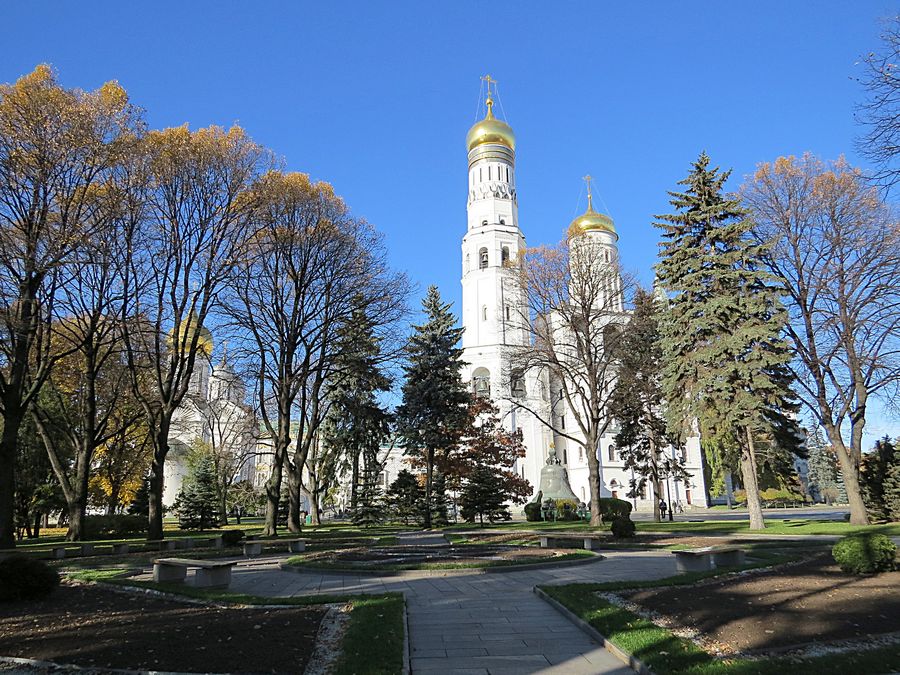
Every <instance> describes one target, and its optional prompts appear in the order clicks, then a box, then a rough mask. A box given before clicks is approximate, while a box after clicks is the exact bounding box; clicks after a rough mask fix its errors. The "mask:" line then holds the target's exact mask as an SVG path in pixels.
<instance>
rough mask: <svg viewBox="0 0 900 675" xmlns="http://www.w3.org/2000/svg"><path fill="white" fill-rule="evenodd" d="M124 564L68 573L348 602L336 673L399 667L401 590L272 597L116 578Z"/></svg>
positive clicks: (219, 595)
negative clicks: (369, 593)
mask: <svg viewBox="0 0 900 675" xmlns="http://www.w3.org/2000/svg"><path fill="white" fill-rule="evenodd" d="M121 573H122V570H121V569H118V570H112V569H111V570H81V571H78V572H70V573H68V576H69V577H70V578H73V579H78V580H82V581H93V582H102V583H105V584H113V585H117V586H126V587H127V586H131V587H138V588H151V589H154V590H158V591H164V592H166V593H172V594H174V595H181V596H184V597H189V598H197V599H201V600H209V601H212V602H227V603H232V604H236V605H285V606H308V605H322V604H331V603H350V605H351V610H350V622H349V624H348V626H347V632H346V633H345V634H344V638H343V640H342V641H341V655H340V657H339V658H338V661H337V664H336V666H335V668H334V670H333V671H332V672H333V673H335V674H336V675H354V674H356V675H359V674H360V673H368V674H371V675H382V674H383V675H387V674H389V673H399V672H400V671H401V670H402V667H403V635H404V632H405V630H406V629H405V626H404V625H403V603H404V600H403V594H402V593H386V594H383V595H310V596H297V597H292V598H271V597H263V596H258V595H247V594H246V593H232V592H230V591H221V590H210V589H204V588H194V587H192V586H186V585H184V584H176V583H155V582H152V581H138V580H134V579H128V578H120V576H119V575H121Z"/></svg>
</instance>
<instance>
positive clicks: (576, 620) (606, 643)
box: [532, 586, 654, 675]
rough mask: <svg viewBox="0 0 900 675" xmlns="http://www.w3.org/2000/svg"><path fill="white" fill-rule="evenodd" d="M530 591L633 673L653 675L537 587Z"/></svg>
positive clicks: (644, 666) (638, 661) (630, 655)
mask: <svg viewBox="0 0 900 675" xmlns="http://www.w3.org/2000/svg"><path fill="white" fill-rule="evenodd" d="M532 590H534V593H535V595H537V596H538V597H539V598H540V599H541V600H543V601H544V602H546V603H547V604H549V605H550V606H551V607H553V608H554V609H555V610H556V611H558V612H559V613H560V614H562V615H563V616H564V617H566V618H567V619H568V620H569V621H571V622H572V623H574V624H575V625H576V626H578V627H579V628H580V629H581V630H582V631H584V632H585V633H587V635H588V636H589V637H591V638H593V639H594V640H596V641H597V642H599V643H600V644H601V645H602V646H603V647H604V648H605V649H606V651H608V652H609V653H610V654H612V655H613V656H615V657H616V658H617V659H619V660H620V661H622V663H624V664H625V665H626V666H628V667H629V668H631V669H632V670H633V671H635V672H636V673H639V675H654V673H653V671H652V670H650V669H649V668H648V667H647V666H646V665H645V664H644V662H643V661H641V660H640V659H638V658H637V657H636V656H635V655H634V654H631V653H630V652H627V651H625V650H624V649H622V648H621V647H618V646H616V645H614V644H613V643H612V642H610V641H609V640H608V639H607V638H606V636H604V635H603V634H602V633H601V632H600V631H598V630H597V629H596V628H594V627H593V626H592V625H591V624H589V623H588V622H587V621H585V620H584V619H582V618H581V617H579V616H577V615H576V614H574V613H573V612H572V611H571V610H570V609H569V608H568V607H566V606H565V605H563V604H561V603H560V602H558V601H557V600H554V599H553V598H551V597H550V596H549V595H547V594H546V593H545V592H544V591H543V590H541V589H540V588H539V587H537V586H534V588H533V589H532Z"/></svg>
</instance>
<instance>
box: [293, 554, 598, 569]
mask: <svg viewBox="0 0 900 675" xmlns="http://www.w3.org/2000/svg"><path fill="white" fill-rule="evenodd" d="M593 557H595V556H594V554H593V553H591V552H590V551H572V552H570V553H564V554H562V555H558V556H554V557H552V558H544V559H541V560H527V559H523V560H485V561H484V562H422V563H407V564H404V563H398V564H384V565H365V564H352V563H340V562H331V561H328V560H310V559H309V558H307V557H306V556H299V555H298V556H294V557H292V558H288V559H287V560H286V561H285V564H286V565H292V566H294V567H304V568H306V569H312V570H319V569H320V570H338V571H342V572H359V571H385V572H401V571H407V570H465V569H483V568H487V567H515V566H517V565H535V564H538V563H547V562H553V563H556V562H564V561H571V560H584V559H586V558H593Z"/></svg>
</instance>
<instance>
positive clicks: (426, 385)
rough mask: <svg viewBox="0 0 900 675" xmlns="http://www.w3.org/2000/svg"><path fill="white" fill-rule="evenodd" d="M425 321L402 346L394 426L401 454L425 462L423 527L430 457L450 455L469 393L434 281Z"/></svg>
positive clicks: (455, 332)
mask: <svg viewBox="0 0 900 675" xmlns="http://www.w3.org/2000/svg"><path fill="white" fill-rule="evenodd" d="M422 306H423V308H424V310H425V314H426V317H427V320H426V322H425V323H424V324H422V325H419V326H414V329H415V332H414V334H413V336H412V337H411V338H410V341H409V344H408V346H407V357H408V363H407V365H406V367H405V368H404V371H405V375H406V380H405V382H404V383H403V388H402V394H403V401H402V403H401V404H400V406H398V408H397V412H396V415H397V429H398V432H399V434H400V436H401V437H402V439H403V444H404V448H405V451H406V454H408V455H411V456H414V457H416V458H417V459H419V460H420V461H421V462H422V463H423V464H424V465H425V527H431V526H432V509H433V508H434V504H433V500H432V488H433V481H434V465H435V457H436V456H437V454H438V453H441V454H442V455H443V456H448V455H450V454H451V453H452V452H453V451H454V449H455V447H456V445H457V443H458V440H459V437H460V435H461V434H462V432H463V430H464V429H465V424H466V419H467V414H466V411H467V406H468V403H469V401H470V398H471V397H470V395H469V393H468V391H467V390H466V387H465V385H464V384H463V381H462V349H460V348H459V347H458V346H457V344H458V343H459V340H460V338H461V337H462V332H463V329H462V328H456V327H455V325H456V317H455V316H454V315H453V314H452V313H451V312H450V304H449V303H444V302H443V300H441V296H440V294H439V293H438V290H437V288H436V287H435V286H431V287H430V288H429V289H428V294H427V295H426V296H425V300H424V301H423V302H422Z"/></svg>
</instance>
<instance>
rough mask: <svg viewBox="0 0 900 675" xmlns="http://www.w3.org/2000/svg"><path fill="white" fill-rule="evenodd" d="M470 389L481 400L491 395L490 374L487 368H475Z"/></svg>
mask: <svg viewBox="0 0 900 675" xmlns="http://www.w3.org/2000/svg"><path fill="white" fill-rule="evenodd" d="M472 389H473V390H474V391H475V394H476V395H477V396H481V397H482V398H488V397H489V396H490V395H491V373H490V371H489V370H488V369H487V368H476V369H475V372H474V373H472Z"/></svg>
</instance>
